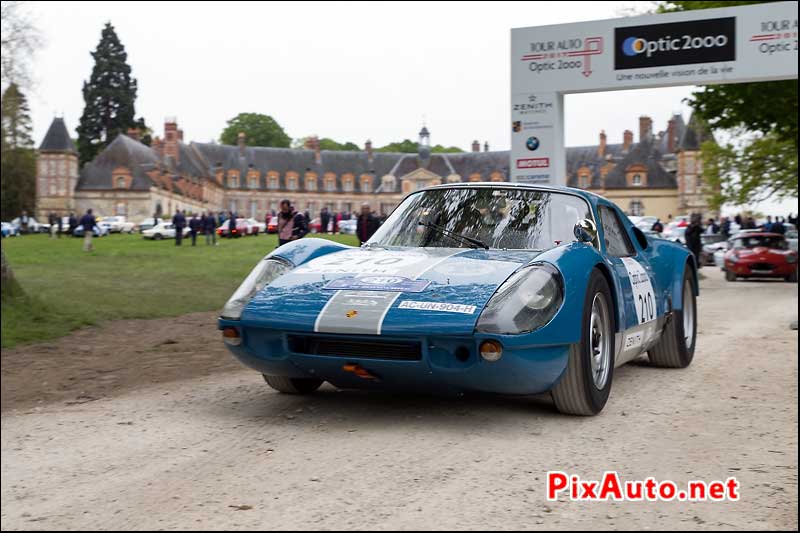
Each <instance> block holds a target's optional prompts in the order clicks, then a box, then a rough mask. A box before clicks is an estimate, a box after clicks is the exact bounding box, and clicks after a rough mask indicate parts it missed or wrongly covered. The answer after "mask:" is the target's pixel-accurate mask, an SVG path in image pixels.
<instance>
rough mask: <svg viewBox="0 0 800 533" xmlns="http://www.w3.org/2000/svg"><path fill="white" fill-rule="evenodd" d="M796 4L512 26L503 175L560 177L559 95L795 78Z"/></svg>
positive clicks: (563, 172) (534, 179) (558, 181)
mask: <svg viewBox="0 0 800 533" xmlns="http://www.w3.org/2000/svg"><path fill="white" fill-rule="evenodd" d="M797 6H798V4H797V2H775V3H768V4H757V5H748V6H739V7H726V8H720V9H705V10H698V11H685V12H679V13H666V14H659V15H646V16H641V17H629V18H620V19H610V20H598V21H590V22H579V23H573V24H559V25H553V26H538V27H531V28H515V29H512V30H511V132H512V133H511V161H510V166H509V169H510V179H511V181H515V182H523V183H542V184H553V185H565V184H566V177H567V168H566V153H565V148H564V94H569V93H582V92H592V91H614V90H624V89H641V88H648V87H669V86H675V85H708V84H718V83H740V82H754V81H769V80H787V79H797V60H798V57H797V31H798V30H797V11H798V9H797Z"/></svg>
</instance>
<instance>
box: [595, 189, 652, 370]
mask: <svg viewBox="0 0 800 533" xmlns="http://www.w3.org/2000/svg"><path fill="white" fill-rule="evenodd" d="M598 214H599V215H600V226H601V230H602V236H603V240H602V241H603V242H602V244H603V251H604V256H605V260H606V264H607V265H608V266H609V267H610V268H611V269H612V271H613V272H614V278H615V280H616V281H617V302H618V303H619V305H620V306H621V311H622V313H621V315H622V321H621V323H620V328H619V329H620V333H619V335H618V336H617V338H616V343H615V345H616V352H617V354H616V357H615V365H616V366H619V365H622V364H624V363H626V362H627V361H630V360H631V359H633V358H635V357H637V356H638V355H639V354H641V353H642V352H644V351H645V350H646V349H647V348H649V346H650V345H651V344H652V343H653V342H654V341H655V340H656V339H657V338H658V333H659V329H658V310H659V308H660V307H659V305H658V301H657V297H658V295H657V293H656V291H655V289H654V277H653V269H652V267H651V265H650V261H649V259H648V258H647V257H646V255H645V254H643V253H642V249H641V248H640V247H637V246H636V243H635V242H634V239H633V238H632V237H633V236H632V235H631V233H630V232H629V231H628V229H627V228H626V227H625V225H624V224H623V222H622V215H621V213H620V212H619V210H618V209H617V208H616V207H615V206H613V205H610V204H600V205H598Z"/></svg>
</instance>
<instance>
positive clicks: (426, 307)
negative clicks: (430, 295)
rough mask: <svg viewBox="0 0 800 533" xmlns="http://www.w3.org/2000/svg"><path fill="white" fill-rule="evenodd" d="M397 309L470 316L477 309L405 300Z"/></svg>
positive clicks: (470, 306)
mask: <svg viewBox="0 0 800 533" xmlns="http://www.w3.org/2000/svg"><path fill="white" fill-rule="evenodd" d="M397 308H398V309H413V310H415V311H441V312H443V313H462V314H465V315H471V314H473V313H475V309H477V308H476V307H475V306H474V305H463V304H449V303H444V302H415V301H412V300H405V301H403V302H400V305H398V306H397Z"/></svg>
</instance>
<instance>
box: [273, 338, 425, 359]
mask: <svg viewBox="0 0 800 533" xmlns="http://www.w3.org/2000/svg"><path fill="white" fill-rule="evenodd" d="M288 341H289V350H290V351H292V352H294V353H299V354H307V355H324V356H329V357H343V358H349V357H354V358H362V359H389V360H392V361H419V360H420V359H422V347H421V346H420V343H418V342H374V341H368V340H365V341H359V340H352V339H340V338H337V337H312V336H303V335H289V337H288Z"/></svg>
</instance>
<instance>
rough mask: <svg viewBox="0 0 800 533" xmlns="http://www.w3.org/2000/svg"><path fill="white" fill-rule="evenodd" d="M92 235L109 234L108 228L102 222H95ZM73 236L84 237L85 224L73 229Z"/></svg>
mask: <svg viewBox="0 0 800 533" xmlns="http://www.w3.org/2000/svg"><path fill="white" fill-rule="evenodd" d="M92 235H94V236H95V237H105V236H106V235H108V229H107V228H106V227H104V226H102V225H100V224H95V225H94V227H93V228H92ZM72 236H73V237H83V226H81V225H80V224H79V225H78V226H76V227H75V229H74V230H72Z"/></svg>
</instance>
